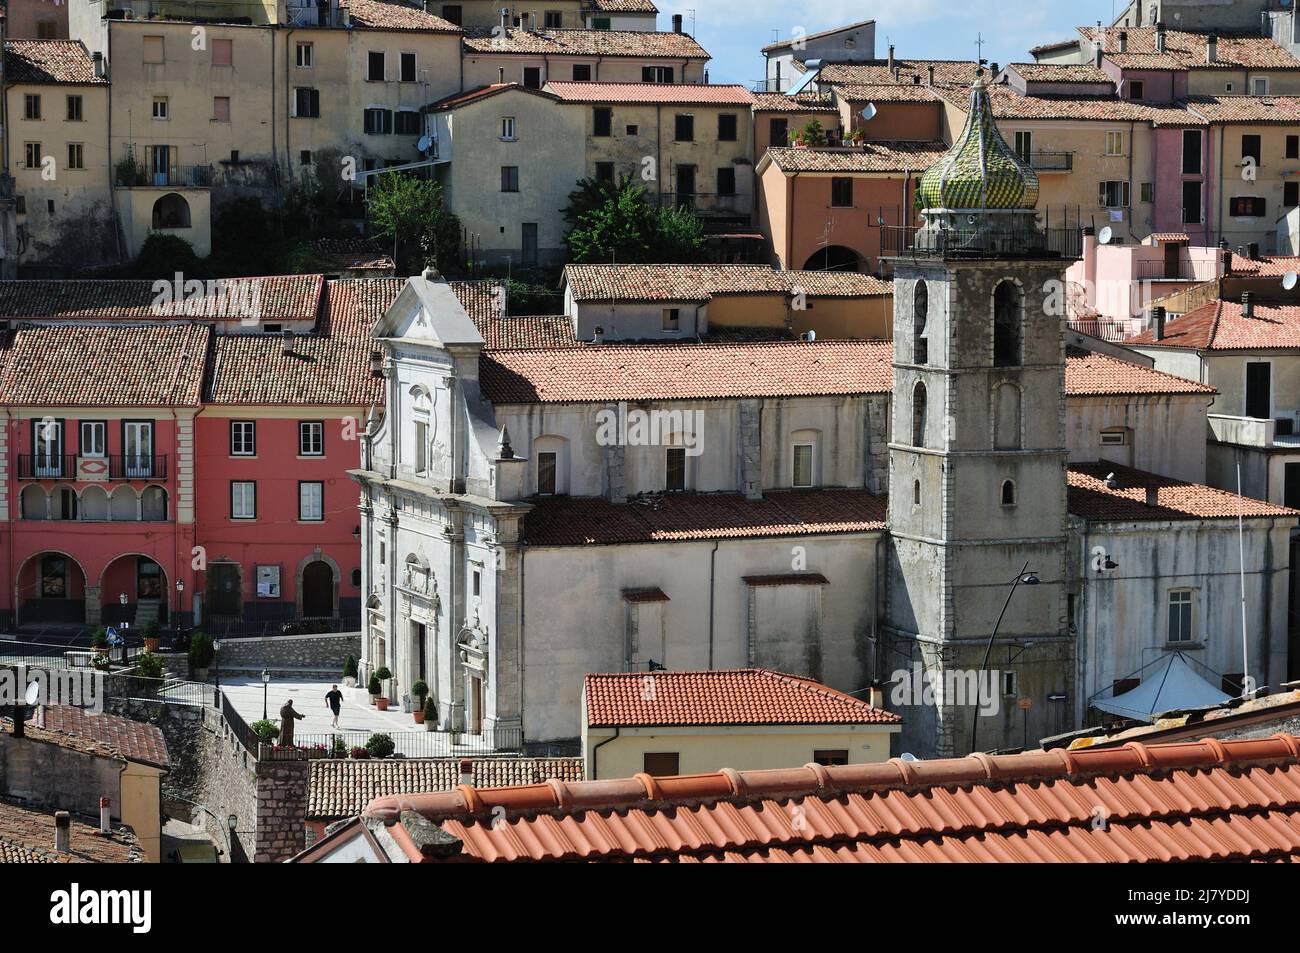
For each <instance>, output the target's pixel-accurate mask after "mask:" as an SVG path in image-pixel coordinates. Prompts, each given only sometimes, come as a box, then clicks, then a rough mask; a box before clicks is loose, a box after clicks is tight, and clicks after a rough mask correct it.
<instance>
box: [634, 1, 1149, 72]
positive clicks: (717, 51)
mask: <svg viewBox="0 0 1300 953" xmlns="http://www.w3.org/2000/svg"><path fill="white" fill-rule="evenodd" d="M656 6H658V7H659V21H660V25H659V29H661V30H667V29H671V27H670V26H669V24H670V23H671V22H672V20H671V17H672V15H673V14H674V13H680V14H682V16H683V19H684V24H683V28H684V29H685V30H686V31H687V32H694V34H695V38H696V39H697V40H699V42H700V45H701V46H703V47H704V48H705V49H706V50H708V51H709V53H710V54H712V56H713V59H712V61H711V62H710V63H709V81H710V82H713V83H743V84H745V85H746V86H749V85H752V84H753V83H755V82H757V81H758V80H759V79H761V78H762V76H763V55H762V54H761V53H760V52H759V49H760V48H761V47H763V46H765V45H766V44H768V43H771V42H772V38H773V31H774V30H775V31H777V32H778V33H779V35H780V36H781V37H782V38H788V37H789V36H790V35H791V31H793V30H794V28H795V27H802V28H803V30H804V32H805V33H816V32H818V31H820V30H826V29H830V28H832V27H837V26H843V25H844V24H847V23H854V22H857V21H859V20H868V19H874V20H875V21H876V56H877V57H880V58H882V59H883V58H884V57H885V56H886V54H887V51H888V49H889V44H890V43H893V44H894V46H895V47H896V55H897V56H898V57H899V58H900V59H928V60H944V59H965V60H974V59H975V58H976V45H975V44H976V39H977V38H978V37H979V36H980V34H983V37H984V41H985V46H984V54H983V56H984V58H985V59H987V60H989V61H990V62H993V63H999V64H1003V65H1005V64H1007V63H1024V62H1027V61H1032V59H1033V57H1031V56H1030V55H1029V48H1030V47H1031V46H1038V45H1039V44H1042V43H1050V42H1055V41H1059V40H1067V39H1071V38H1073V37H1074V36H1075V35H1076V33H1075V28H1076V27H1079V26H1089V25H1095V24H1096V23H1097V21H1098V20H1102V21H1105V22H1106V23H1107V24H1109V23H1110V22H1111V21H1112V11H1115V10H1120V9H1123V6H1124V4H1123V3H1122V2H1121V0H1073V2H1069V3H1062V2H1060V0H893V2H890V3H882V4H879V5H875V4H864V3H861V2H851V0H816V2H810V0H794V2H791V0H728V2H724V3H718V2H715V3H713V4H711V5H708V6H706V5H705V4H704V3H703V2H700V3H699V4H698V5H697V6H696V7H695V9H694V12H693V13H692V10H691V8H689V7H686V6H677V5H669V4H665V3H663V2H662V0H660V2H659V3H658V4H656ZM693 17H694V20H695V23H694V30H693V31H692V18H693Z"/></svg>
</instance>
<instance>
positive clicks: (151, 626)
mask: <svg viewBox="0 0 1300 953" xmlns="http://www.w3.org/2000/svg"><path fill="white" fill-rule="evenodd" d="M160 628H161V626H159V625H158V620H157V619H150V620H149V623H148V625H146V626H145V627H144V650H145V651H146V652H157V651H158V646H159V645H161V644H162V639H161V638H160V637H159V634H158V632H159V629H160Z"/></svg>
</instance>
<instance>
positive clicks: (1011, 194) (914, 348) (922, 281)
mask: <svg viewBox="0 0 1300 953" xmlns="http://www.w3.org/2000/svg"><path fill="white" fill-rule="evenodd" d="M971 95H972V109H971V111H970V117H969V120H968V125H967V127H966V129H965V131H964V132H963V134H962V136H961V137H960V138H959V139H958V140H957V142H956V143H955V144H954V146H953V149H952V150H951V152H950V153H949V154H948V155H947V156H946V157H945V158H944V159H943V160H941V161H940V162H939V163H938V164H936V165H935V166H934V167H933V168H931V169H930V170H929V171H927V173H926V174H925V176H924V178H923V180H922V185H921V194H922V196H923V198H924V200H925V205H926V209H925V212H924V219H925V224H924V226H923V227H922V228H921V229H920V230H919V231H918V233H917V236H916V239H915V242H914V248H913V249H912V250H909V252H908V254H907V255H906V256H905V257H902V258H899V259H898V260H897V261H896V262H895V282H894V315H895V321H894V329H895V330H894V340H893V341H892V343H889V342H879V343H877V342H863V341H817V342H785V343H763V344H753V343H722V342H702V343H697V344H684V343H671V344H667V343H643V344H622V343H620V344H610V343H600V341H599V339H598V338H597V339H595V340H590V341H586V342H583V341H579V340H577V329H576V327H575V328H574V339H573V340H569V341H565V342H551V343H550V344H548V345H546V346H543V347H539V346H531V347H524V348H489V347H487V346H486V340H485V334H484V331H485V329H487V328H488V327H489V326H490V325H493V323H494V322H496V323H497V325H493V326H499V325H500V324H502V323H505V322H512V321H514V322H525V323H526V322H529V321H533V320H536V319H528V318H508V317H505V316H504V314H503V313H502V309H501V308H500V306H499V304H500V303H499V302H494V303H492V304H491V306H489V307H487V308H486V309H484V310H482V311H481V312H479V311H477V310H476V309H475V307H474V306H472V305H471V306H470V307H468V308H467V307H466V302H464V301H462V300H460V299H459V298H458V297H457V295H456V293H454V292H453V290H452V288H451V287H450V286H449V285H448V284H447V282H445V281H443V280H442V279H441V278H439V277H438V276H437V275H436V274H433V273H426V274H425V275H423V276H420V277H416V278H412V279H410V280H409V281H408V282H407V285H406V287H405V288H404V290H403V291H402V292H401V294H400V295H399V296H398V298H397V300H396V301H395V302H394V303H393V305H392V306H391V307H390V308H389V309H388V310H387V312H386V313H385V315H384V316H383V317H382V318H381V319H380V321H379V323H378V324H377V325H376V327H375V330H374V336H375V338H376V348H377V349H379V350H378V351H377V360H380V361H381V363H382V373H383V374H384V376H385V378H386V406H385V410H384V412H383V414H382V415H378V414H377V415H374V416H373V417H372V420H371V421H370V423H369V426H368V430H367V434H366V436H365V439H364V441H363V448H362V463H361V466H360V467H359V468H358V469H357V470H356V471H354V472H353V474H352V476H353V478H354V479H355V480H356V481H357V483H358V484H359V487H360V495H361V500H360V509H361V514H362V521H361V523H362V536H363V560H362V565H363V590H364V591H365V592H366V594H367V602H366V610H365V621H364V627H365V632H364V638H363V656H364V658H363V672H370V671H373V670H374V669H376V668H378V667H380V666H385V667H388V668H389V669H391V671H392V672H393V678H392V679H391V680H390V682H389V684H388V685H387V686H386V691H387V692H388V693H389V694H390V696H391V697H392V698H393V699H394V700H395V701H401V700H402V699H403V697H405V696H409V694H410V687H411V685H413V684H414V682H415V681H416V680H423V681H425V682H426V683H428V684H429V685H430V686H431V691H432V694H433V697H434V699H435V701H436V703H437V704H438V710H439V717H438V722H439V725H440V727H443V728H446V729H449V730H456V731H466V732H470V733H480V734H483V735H485V736H486V737H487V738H488V741H489V743H490V741H491V733H492V732H493V731H494V730H508V731H511V732H520V731H521V732H522V735H523V738H524V739H525V741H526V742H527V743H528V744H529V745H531V746H535V748H536V749H537V750H540V749H545V748H548V747H550V748H553V749H557V750H558V749H560V748H563V747H565V746H566V745H571V743H572V741H573V739H575V738H576V737H577V736H578V734H579V731H580V722H579V719H580V711H579V707H580V705H579V698H580V690H581V685H582V677H583V675H585V674H586V673H588V672H608V671H646V670H650V669H652V668H655V667H658V666H664V667H667V668H670V669H675V670H690V669H705V668H709V669H725V668H746V667H766V668H773V669H777V670H783V671H788V672H791V673H793V674H797V675H802V676H808V677H812V678H815V679H819V680H821V681H824V682H826V683H827V684H829V685H831V686H832V687H835V688H838V689H840V690H843V691H850V692H862V691H865V689H866V688H867V687H868V686H870V685H871V684H872V683H873V682H879V683H882V684H883V686H884V688H885V699H886V703H887V705H888V707H890V708H892V709H894V710H897V711H899V712H900V713H901V714H902V715H903V717H904V728H903V734H902V740H901V749H900V750H901V751H907V752H911V753H913V754H915V755H917V756H919V757H930V756H944V755H959V754H965V753H967V752H968V751H970V750H972V748H975V749H978V750H994V749H1006V748H1016V747H1032V746H1036V745H1037V743H1038V740H1039V739H1040V738H1042V737H1044V736H1048V735H1052V734H1057V733H1061V732H1065V731H1068V730H1070V729H1072V728H1074V727H1077V726H1080V725H1082V724H1083V723H1084V722H1085V720H1086V719H1088V718H1089V717H1090V715H1089V708H1090V702H1091V701H1092V700H1093V699H1094V698H1097V697H1100V696H1102V695H1109V694H1113V693H1114V692H1116V691H1119V690H1120V688H1122V687H1124V686H1125V685H1128V684H1129V683H1130V682H1131V680H1132V679H1133V677H1134V676H1135V673H1136V677H1137V678H1139V679H1140V673H1141V671H1142V670H1143V669H1144V667H1145V666H1148V665H1149V664H1150V663H1151V662H1152V661H1153V660H1157V659H1159V658H1160V657H1162V656H1164V655H1167V654H1168V653H1171V652H1181V653H1184V654H1186V655H1188V656H1189V657H1192V658H1193V659H1194V660H1195V662H1196V664H1197V665H1198V666H1199V667H1200V669H1202V670H1203V673H1204V675H1205V677H1206V678H1207V679H1212V678H1214V677H1215V674H1214V673H1217V675H1221V676H1224V677H1225V678H1226V677H1227V676H1229V675H1233V676H1235V677H1236V678H1237V679H1238V680H1240V678H1241V676H1242V675H1245V674H1250V675H1251V676H1252V678H1254V679H1255V682H1256V683H1257V684H1260V685H1263V684H1277V683H1278V682H1280V681H1282V680H1284V679H1285V678H1287V677H1288V676H1289V677H1295V674H1294V672H1293V671H1291V670H1289V669H1288V666H1289V665H1292V666H1293V665H1294V662H1293V661H1291V660H1292V659H1294V658H1295V657H1296V656H1297V654H1300V653H1297V652H1296V651H1295V648H1296V647H1295V645H1294V638H1293V636H1292V633H1291V632H1290V628H1289V626H1288V622H1287V618H1288V611H1287V609H1288V593H1289V586H1290V577H1291V572H1290V566H1289V565H1288V552H1289V549H1288V547H1289V539H1290V535H1291V533H1292V532H1293V530H1294V529H1295V527H1296V525H1297V519H1298V516H1300V514H1296V513H1295V512H1294V511H1291V510H1287V509H1284V508H1282V507H1277V506H1272V505H1270V504H1266V503H1261V502H1259V501H1252V500H1244V499H1242V498H1239V497H1236V496H1234V495H1232V494H1228V493H1225V492H1223V491H1219V490H1213V489H1210V488H1209V487H1206V486H1204V485H1203V483H1201V482H1195V481H1190V480H1188V479H1186V477H1187V475H1188V474H1186V473H1182V474H1179V476H1180V477H1181V478H1175V477H1174V476H1172V475H1166V474H1161V473H1159V472H1150V471H1148V470H1144V469H1143V466H1144V465H1147V464H1148V463H1149V462H1151V461H1154V460H1156V459H1157V458H1164V457H1167V456H1168V454H1167V453H1166V452H1165V450H1164V449H1162V450H1161V452H1160V453H1154V452H1150V453H1148V448H1154V447H1156V445H1157V444H1159V445H1161V447H1162V448H1163V447H1164V445H1165V444H1167V443H1168V442H1169V441H1171V440H1172V441H1174V442H1175V443H1179V442H1182V443H1186V444H1189V445H1194V444H1195V442H1196V441H1200V442H1201V443H1203V442H1204V434H1205V412H1206V409H1207V408H1208V406H1209V404H1210V402H1211V401H1212V400H1213V398H1214V391H1213V389H1212V388H1209V387H1207V386H1205V385H1201V384H1197V383H1196V382H1192V381H1186V380H1183V379H1180V378H1177V377H1173V376H1171V375H1168V374H1161V373H1159V372H1157V371H1154V370H1153V369H1151V367H1150V364H1149V363H1146V364H1144V363H1142V362H1141V361H1136V362H1133V363H1130V362H1129V360H1128V359H1127V358H1126V355H1123V354H1121V355H1118V356H1116V355H1115V354H1103V353H1092V352H1089V351H1086V350H1082V349H1080V348H1079V347H1078V346H1077V345H1078V343H1079V342H1077V341H1069V342H1068V341H1067V338H1066V328H1065V318H1064V314H1063V313H1061V311H1060V309H1056V308H1054V307H1052V306H1051V303H1050V301H1049V299H1050V297H1051V295H1052V293H1053V289H1054V288H1056V287H1057V286H1058V284H1059V282H1061V280H1062V273H1063V271H1064V263H1063V262H1062V261H1061V260H1060V259H1059V258H1057V257H1053V256H1052V255H1050V254H1048V253H1047V251H1046V250H1045V242H1044V236H1043V235H1042V233H1041V232H1040V231H1039V230H1038V227H1037V225H1036V221H1035V212H1034V206H1035V202H1036V198H1037V181H1036V179H1035V177H1034V173H1033V172H1032V170H1030V169H1028V168H1027V167H1026V166H1025V165H1024V164H1023V163H1022V162H1020V160H1019V159H1018V158H1017V157H1016V156H1015V154H1014V152H1013V150H1012V149H1010V148H1009V147H1008V146H1007V144H1006V143H1005V142H1004V141H1003V140H1002V139H1001V137H1000V136H999V135H998V133H997V131H996V128H995V127H994V124H993V122H992V119H991V111H990V109H989V104H988V97H987V92H986V91H985V89H984V86H983V83H982V82H978V81H977V83H976V84H975V86H974V87H973V89H972V93H971ZM472 311H473V312H474V313H473V314H471V312H472ZM652 317H654V316H652ZM521 327H522V325H521ZM658 330H659V329H658V328H657V327H650V326H647V328H646V329H645V334H644V335H643V336H644V337H645V338H647V339H651V338H654V337H655V335H656V332H657V331H658ZM625 336H626V337H632V338H635V337H637V335H636V334H635V333H628V334H626V335H625ZM631 412H637V413H644V414H649V415H653V414H657V413H658V414H663V415H664V416H663V418H662V420H663V424H664V425H663V426H662V427H656V428H650V429H651V430H652V431H654V432H656V433H657V434H658V436H657V437H656V438H654V439H653V440H649V441H642V440H636V439H631V433H630V430H631V428H627V427H622V426H620V427H618V428H614V430H615V432H616V433H617V434H618V435H619V436H618V437H617V438H616V439H611V438H610V436H609V434H610V432H611V430H610V428H609V427H608V426H607V424H608V421H609V420H610V419H617V420H624V419H627V417H628V415H629V413H631ZM611 415H613V416H612V417H611ZM1171 429H1172V430H1173V431H1176V432H1171ZM1114 434H1123V435H1124V436H1125V439H1126V441H1127V446H1126V447H1125V448H1124V449H1125V456H1124V458H1123V463H1120V462H1112V461H1113V460H1114V457H1110V456H1108V450H1107V449H1106V448H1107V447H1109V446H1110V445H1112V444H1113V443H1114V440H1113V435H1114ZM1106 435H1111V436H1106ZM1199 459H1201V460H1202V461H1203V459H1204V458H1203V454H1202V455H1201V457H1200V458H1199ZM1192 475H1194V476H1199V477H1200V479H1201V480H1203V463H1202V464H1201V466H1200V468H1199V469H1198V470H1197V473H1195V474H1192ZM1239 519H1240V533H1241V535H1240V537H1239V536H1238V532H1239V522H1238V521H1239ZM1239 546H1240V548H1241V551H1242V553H1243V554H1244V559H1245V565H1242V564H1241V562H1240V561H1239V558H1238V556H1237V551H1238V547H1239ZM1243 589H1244V593H1245V596H1246V600H1245V601H1246V606H1247V614H1248V618H1247V623H1246V643H1247V644H1246V646H1245V648H1246V651H1247V653H1248V659H1245V660H1243V658H1242V657H1241V656H1242V648H1243V644H1242V624H1241V620H1240V612H1241V595H1242V591H1243ZM893 753H895V754H896V753H898V752H893ZM885 756H888V753H885Z"/></svg>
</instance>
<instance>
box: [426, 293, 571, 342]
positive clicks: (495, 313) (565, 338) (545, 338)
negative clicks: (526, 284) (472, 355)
mask: <svg viewBox="0 0 1300 953" xmlns="http://www.w3.org/2000/svg"><path fill="white" fill-rule="evenodd" d="M448 284H449V285H450V286H451V290H452V293H453V294H455V295H456V297H457V299H458V300H459V301H460V304H461V307H463V308H464V309H465V313H466V314H468V315H469V317H470V320H471V321H473V322H474V326H475V327H476V328H478V333H479V334H481V335H483V340H484V342H485V344H484V347H486V348H489V349H498V348H558V347H579V346H580V344H579V342H578V341H577V340H576V339H575V338H574V336H573V324H572V323H571V322H570V320H569V318H568V316H567V315H563V314H535V315H513V314H512V315H506V314H502V313H501V306H502V303H503V302H504V301H505V286H504V285H502V284H501V283H500V282H499V281H494V280H491V279H483V280H478V281H451V282H448Z"/></svg>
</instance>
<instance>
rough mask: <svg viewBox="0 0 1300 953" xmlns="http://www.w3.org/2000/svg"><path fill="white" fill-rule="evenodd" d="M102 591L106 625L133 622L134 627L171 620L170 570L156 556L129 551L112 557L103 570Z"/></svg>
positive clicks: (100, 589) (101, 576)
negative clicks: (124, 599)
mask: <svg viewBox="0 0 1300 953" xmlns="http://www.w3.org/2000/svg"><path fill="white" fill-rule="evenodd" d="M99 591H100V599H101V600H102V608H101V613H100V618H101V620H102V621H103V622H104V624H106V625H112V624H120V623H123V622H129V623H130V624H131V628H132V629H133V630H134V629H143V628H145V627H146V626H148V625H149V624H150V623H151V622H166V621H167V592H168V588H167V574H166V573H165V572H163V568H162V566H160V565H159V564H158V562H157V561H156V560H155V559H153V558H152V557H149V556H145V555H143V554H141V553H126V554H124V555H121V556H118V557H117V558H116V559H113V560H111V561H110V562H109V563H108V565H106V566H105V567H104V571H103V572H102V573H101V574H100V577H99ZM123 596H126V602H125V604H123V601H122V597H123Z"/></svg>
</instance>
